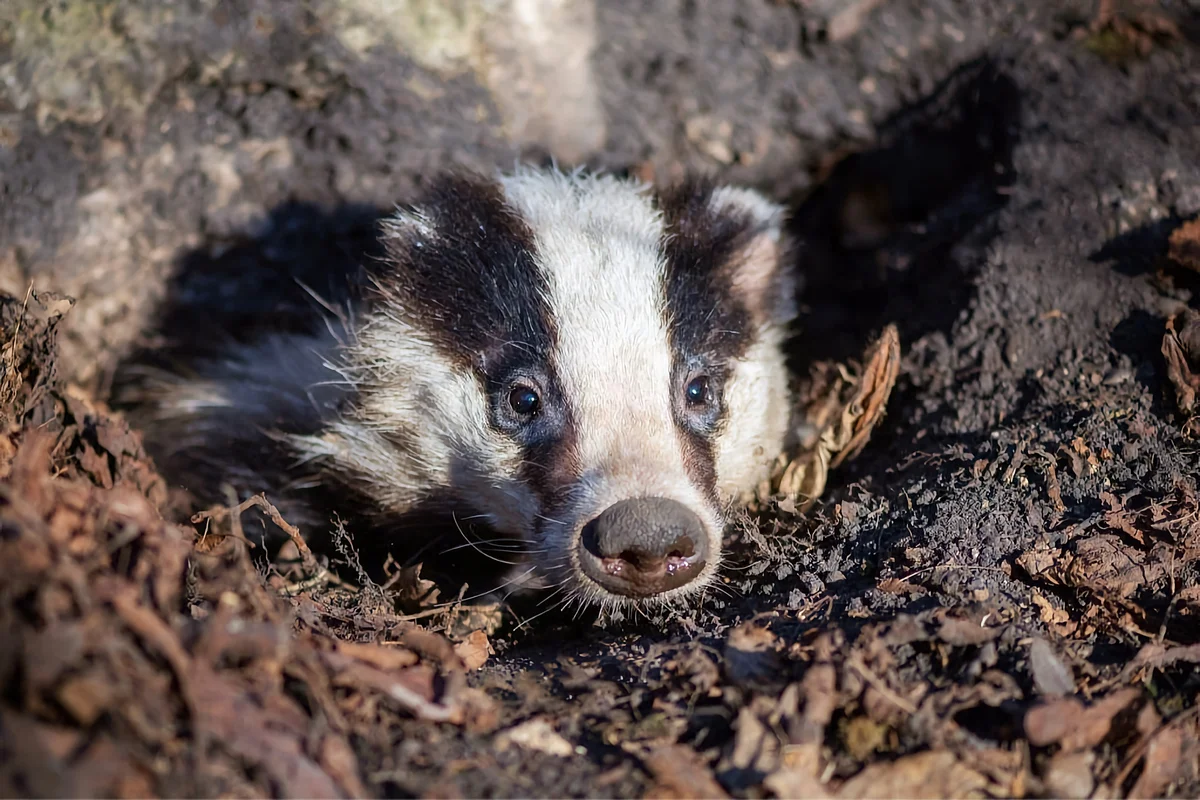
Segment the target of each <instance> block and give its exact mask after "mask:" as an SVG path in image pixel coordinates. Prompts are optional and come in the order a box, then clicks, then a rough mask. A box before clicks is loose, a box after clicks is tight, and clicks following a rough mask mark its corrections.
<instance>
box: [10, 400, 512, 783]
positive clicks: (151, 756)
mask: <svg viewBox="0 0 1200 800" xmlns="http://www.w3.org/2000/svg"><path fill="white" fill-rule="evenodd" d="M61 402H62V405H61V406H60V410H61V411H62V413H63V414H64V418H65V420H66V423H67V424H66V425H64V426H62V427H61V428H60V429H59V433H58V434H57V435H55V434H54V433H51V432H39V431H31V432H28V433H26V434H24V435H23V436H18V437H14V439H12V440H10V441H14V442H15V449H14V453H13V456H12V460H11V463H10V465H9V470H8V476H7V479H6V480H5V481H4V482H3V483H0V526H2V527H3V529H4V532H5V533H4V535H3V536H0V568H2V569H3V576H2V578H0V680H2V681H3V683H4V685H5V687H6V690H11V691H9V692H7V693H6V695H5V699H4V700H3V701H0V725H2V726H3V727H4V729H5V731H6V735H8V734H12V735H16V736H19V737H21V738H22V740H23V741H22V748H23V749H22V751H21V752H22V753H24V754H25V756H22V757H21V758H17V757H16V755H17V754H16V753H15V751H13V750H11V749H5V750H4V752H3V753H0V756H2V757H0V794H5V795H11V794H22V793H25V791H22V789H21V787H26V788H27V789H28V788H36V789H37V793H38V794H51V795H61V794H68V795H108V794H121V793H126V794H134V795H151V794H158V795H161V794H184V795H211V794H254V795H266V794H272V793H276V794H282V795H287V796H313V797H345V796H362V795H364V794H366V790H365V788H364V785H363V782H362V778H361V776H360V768H359V765H358V757H357V756H356V755H355V751H354V750H353V748H352V747H351V746H350V741H349V738H348V734H349V733H350V730H351V728H352V727H355V726H356V727H357V729H359V730H366V729H370V728H371V727H372V726H380V725H386V724H388V723H389V721H390V722H391V724H395V722H396V721H398V720H400V719H403V718H406V717H407V718H411V717H417V718H421V719H427V720H432V721H438V722H449V723H452V724H459V725H466V726H470V727H472V728H473V729H475V730H488V729H490V728H491V727H494V725H495V721H496V718H495V713H494V709H493V707H492V704H491V701H490V700H488V698H487V697H486V696H484V695H482V694H481V693H480V692H478V691H477V690H474V689H471V688H470V687H468V686H467V685H466V673H465V671H464V665H463V660H464V659H463V658H460V656H459V654H456V653H455V651H454V649H453V647H452V646H451V644H450V643H449V642H448V641H446V640H445V639H444V638H442V637H440V636H437V635H436V634H432V633H427V632H421V631H417V630H415V629H414V630H413V631H411V632H410V633H411V635H405V636H404V637H403V640H404V645H405V646H383V645H377V644H361V643H353V642H337V641H335V640H331V639H329V638H325V637H321V636H317V635H314V633H313V632H312V631H310V630H306V629H305V628H304V626H303V625H300V626H299V629H298V630H297V629H293V627H292V624H291V623H290V622H289V621H288V617H289V615H288V612H287V609H286V607H285V604H286V602H287V601H285V600H282V599H280V598H279V597H277V596H275V595H273V594H272V593H271V592H270V591H268V590H267V589H266V588H265V586H264V583H263V581H262V579H261V576H260V575H259V574H258V573H257V572H256V569H255V566H254V565H253V563H251V562H250V561H249V559H247V558H244V557H238V554H244V553H245V548H244V544H243V543H242V542H240V541H236V540H234V539H233V538H232V537H229V538H228V539H227V543H228V544H229V545H232V547H225V548H222V547H217V548H216V549H214V550H213V551H212V553H211V554H210V555H202V554H200V553H199V552H197V551H195V550H193V532H192V530H190V529H186V528H183V527H181V526H176V525H171V524H169V523H167V522H165V521H164V520H163V519H162V518H161V516H160V515H159V513H158V510H157V509H156V508H155V505H154V503H153V502H152V501H151V497H153V496H155V495H156V493H155V492H154V491H150V492H147V491H145V488H146V486H147V485H149V486H150V487H151V488H153V487H154V486H155V485H157V484H155V483H154V482H153V481H151V482H150V483H149V484H146V483H145V482H144V480H143V479H144V478H145V477H146V476H148V475H149V476H154V472H153V467H152V466H151V465H149V463H148V462H146V461H145V459H144V457H143V456H142V455H141V453H140V442H139V441H138V440H137V437H136V436H133V435H131V434H129V432H128V429H126V428H125V427H124V426H123V425H122V424H121V423H120V422H119V421H117V420H115V419H114V418H112V417H109V416H108V415H107V414H106V413H105V412H104V410H103V409H100V408H97V407H94V406H93V405H91V404H89V403H88V402H87V401H86V400H85V399H83V398H77V397H72V396H67V397H64V398H62V399H61ZM72 458H74V460H73V461H72V460H71V459H72ZM56 463H57V464H59V465H62V466H56ZM139 463H140V467H139ZM140 470H144V472H143V471H140ZM155 477H156V476H155ZM148 495H149V496H148ZM251 502H252V503H255V504H258V505H259V506H260V507H261V508H263V509H264V510H265V513H266V515H267V516H268V517H270V518H273V519H275V521H276V523H277V524H278V525H279V526H280V527H281V528H283V529H284V530H285V531H288V532H289V534H292V535H293V536H294V539H298V540H299V544H300V545H301V546H302V545H303V539H300V537H299V532H298V531H296V529H295V528H293V527H292V526H290V525H289V524H288V523H287V522H286V520H283V518H282V517H281V516H279V514H278V512H277V511H276V510H275V509H274V508H273V507H272V506H270V504H269V503H266V501H265V500H263V499H261V498H258V497H255V498H252V499H251ZM305 550H306V547H305V548H304V549H302V550H301V552H305ZM231 556H232V557H231ZM310 558H311V557H310ZM189 563H190V565H191V570H190V571H189V569H188V565H189ZM310 565H311V564H310ZM218 567H219V570H218V571H219V572H220V574H221V579H220V580H212V579H211V577H210V576H209V572H211V571H212V570H214V569H216V568H218ZM189 576H190V578H191V580H190V581H189ZM183 609H187V611H188V612H190V613H188V614H183V613H181V611H182V610H183ZM468 644H469V645H471V647H472V648H473V650H467V651H466V652H465V653H464V654H463V655H464V657H465V658H466V659H467V660H469V661H471V663H472V664H473V665H477V664H478V663H479V662H480V660H481V659H482V658H486V653H487V648H488V644H487V639H486V636H484V637H483V638H482V639H480V638H479V637H475V638H474V639H472V640H469V641H468ZM148 765H149V766H148ZM43 766H44V767H45V768H43Z"/></svg>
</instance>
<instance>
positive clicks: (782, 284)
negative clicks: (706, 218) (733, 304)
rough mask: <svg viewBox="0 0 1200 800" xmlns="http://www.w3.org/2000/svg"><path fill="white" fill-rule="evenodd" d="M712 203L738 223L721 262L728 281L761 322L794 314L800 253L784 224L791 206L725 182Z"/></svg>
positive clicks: (790, 317) (719, 212)
mask: <svg viewBox="0 0 1200 800" xmlns="http://www.w3.org/2000/svg"><path fill="white" fill-rule="evenodd" d="M709 208H710V209H711V210H712V212H713V213H715V214H716V215H717V216H718V217H720V218H723V219H725V220H728V221H729V222H730V223H731V224H732V225H734V226H736V227H737V228H738V233H737V234H736V235H735V236H734V237H733V241H732V242H731V243H730V244H731V251H730V253H729V255H728V257H727V259H726V261H725V264H724V266H723V268H724V270H725V271H726V275H727V279H728V281H729V286H730V287H731V289H732V290H733V292H734V294H735V295H737V296H738V297H739V299H740V300H741V301H742V303H744V304H745V307H746V308H747V309H748V310H749V311H750V314H751V315H752V316H753V317H754V320H755V322H756V323H758V324H760V325H763V324H765V325H786V324H788V323H790V322H791V321H792V320H793V319H794V318H795V317H796V289H797V286H796V263H795V260H796V253H795V248H794V246H793V245H792V242H791V239H790V237H789V236H788V235H787V232H786V230H785V229H784V223H785V221H786V219H787V211H786V209H784V207H783V206H781V205H778V204H776V203H773V202H771V201H770V200H768V199H767V198H765V197H763V196H762V195H761V194H759V193H758V192H755V191H752V190H750V189H741V188H734V187H722V188H719V189H716V190H714V191H713V193H712V197H711V199H710V201H709Z"/></svg>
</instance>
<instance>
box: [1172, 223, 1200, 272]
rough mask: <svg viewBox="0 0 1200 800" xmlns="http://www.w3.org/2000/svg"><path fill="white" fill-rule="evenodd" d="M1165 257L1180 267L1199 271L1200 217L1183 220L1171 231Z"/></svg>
mask: <svg viewBox="0 0 1200 800" xmlns="http://www.w3.org/2000/svg"><path fill="white" fill-rule="evenodd" d="M1167 257H1168V258H1170V259H1171V260H1172V261H1174V262H1175V263H1176V264H1178V265H1179V266H1181V267H1186V268H1187V269H1193V270H1196V271H1197V272H1200V219H1193V220H1191V221H1189V222H1185V223H1183V224H1182V225H1180V226H1179V227H1178V228H1176V229H1175V230H1173V231H1172V232H1171V238H1170V240H1169V242H1168V245H1167Z"/></svg>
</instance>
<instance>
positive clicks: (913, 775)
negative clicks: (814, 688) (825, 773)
mask: <svg viewBox="0 0 1200 800" xmlns="http://www.w3.org/2000/svg"><path fill="white" fill-rule="evenodd" d="M987 785H988V781H987V778H985V777H984V776H983V775H981V774H980V773H978V772H976V771H975V770H973V769H971V768H970V767H968V766H966V765H965V764H963V763H962V762H961V761H959V760H958V758H957V757H956V756H955V755H954V754H953V753H951V752H949V751H948V750H938V751H929V752H924V753H916V754H914V755H911V756H905V757H903V758H899V759H897V760H895V761H891V762H882V763H876V764H871V765H870V766H868V767H867V768H866V769H864V770H863V771H862V772H860V773H858V774H857V775H855V776H854V777H853V778H851V779H850V780H848V781H846V783H845V784H843V785H842V788H841V789H840V790H839V791H838V792H837V796H838V797H840V798H875V797H878V798H892V797H907V798H926V797H927V798H947V797H954V798H958V797H984V796H986V795H985V792H984V790H985V789H986V787H987Z"/></svg>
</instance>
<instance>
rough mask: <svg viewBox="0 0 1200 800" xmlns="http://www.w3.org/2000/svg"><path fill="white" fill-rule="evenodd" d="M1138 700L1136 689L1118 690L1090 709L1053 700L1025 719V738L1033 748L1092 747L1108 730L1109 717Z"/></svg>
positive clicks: (1070, 701) (1073, 701)
mask: <svg viewBox="0 0 1200 800" xmlns="http://www.w3.org/2000/svg"><path fill="white" fill-rule="evenodd" d="M1139 697H1141V692H1140V691H1138V690H1137V689H1121V690H1119V691H1116V692H1113V693H1112V694H1111V695H1108V696H1107V697H1105V698H1104V699H1103V700H1101V701H1100V702H1098V703H1096V704H1095V705H1093V706H1090V707H1085V706H1084V705H1083V703H1081V702H1079V701H1078V700H1076V699H1075V698H1073V697H1068V698H1064V699H1062V700H1054V701H1051V702H1049V703H1046V704H1044V705H1040V706H1037V707H1035V708H1033V709H1032V710H1030V711H1029V713H1028V714H1026V715H1025V735H1026V736H1027V737H1029V743H1030V744H1032V745H1033V746H1034V747H1046V746H1048V745H1051V744H1057V745H1060V746H1061V747H1062V748H1063V749H1064V750H1068V751H1075V750H1084V749H1086V748H1089V747H1095V746H1096V745H1098V744H1100V742H1102V741H1104V738H1105V737H1106V736H1108V734H1109V731H1110V730H1112V724H1113V717H1115V716H1116V715H1117V714H1118V713H1120V712H1121V711H1123V710H1125V709H1126V708H1128V707H1129V706H1130V705H1131V704H1132V703H1133V702H1134V701H1135V700H1137V699H1138V698H1139Z"/></svg>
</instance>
